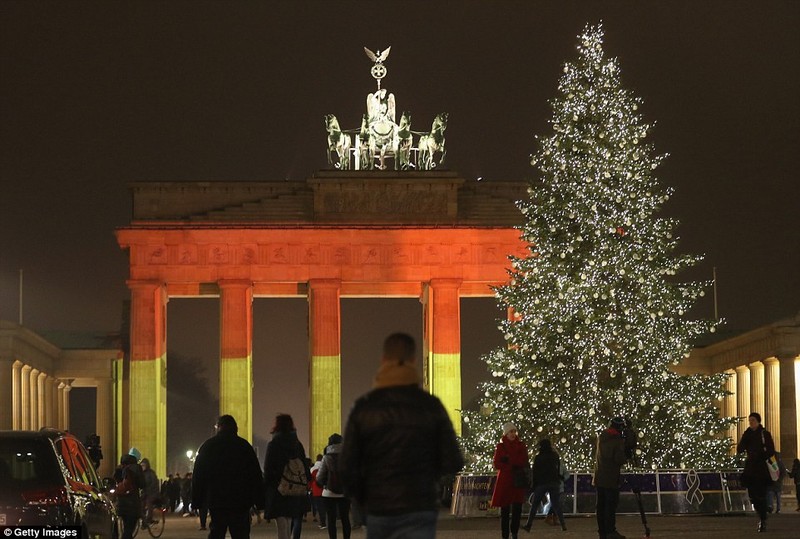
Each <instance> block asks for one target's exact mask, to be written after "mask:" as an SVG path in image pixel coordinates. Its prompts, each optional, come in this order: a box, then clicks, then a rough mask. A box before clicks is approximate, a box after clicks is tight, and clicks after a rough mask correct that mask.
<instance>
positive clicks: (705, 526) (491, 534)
mask: <svg viewBox="0 0 800 539" xmlns="http://www.w3.org/2000/svg"><path fill="white" fill-rule="evenodd" d="M786 501H787V503H785V507H784V512H781V514H778V515H770V518H769V521H768V531H767V533H765V534H759V533H756V523H757V519H756V516H755V515H754V514H753V513H748V514H746V515H742V514H739V515H730V516H648V518H647V520H648V524H649V526H650V531H651V537H653V539H661V538H666V537H701V538H703V539H738V538H740V537H751V536H752V537H771V538H775V539H778V538H780V539H784V538H786V539H789V538H791V539H797V538H798V537H800V512H795V511H794V508H795V504H794V500H786ZM617 524H618V525H617V528H618V529H619V531H620V533H622V534H624V535H625V536H626V537H628V538H629V539H635V538H640V537H643V536H644V528H643V527H642V523H641V520H640V518H639V516H638V515H637V516H632V515H620V516H619V517H618V521H617ZM198 526H199V524H198V520H197V518H195V517H189V518H181V517H179V516H176V515H169V516H168V518H167V522H166V528H165V530H164V535H163V536H162V539H206V537H207V533H208V532H204V531H200V530H199V528H198ZM338 531H339V533H338V536H337V537H338V538H339V539H341V537H342V533H341V527H340V528H339V530H338ZM251 537H253V538H254V539H262V538H263V539H275V538H277V531H276V528H275V524H274V523H272V522H263V521H262V522H261V523H259V524H256V525H255V526H253V528H252V533H251ZM302 537H304V538H306V539H327V537H328V532H327V530H320V529H319V528H318V527H317V524H316V523H315V522H311V521H310V518H309V522H306V523H305V525H304V527H303V534H302ZM437 537H439V538H443V539H477V538H481V539H483V538H494V539H500V521H499V519H497V518H486V517H478V518H462V519H455V518H454V517H452V516H450V515H449V514H448V513H445V512H443V513H442V514H441V516H440V518H439V526H438V533H437ZM539 537H553V538H558V539H571V538H577V537H580V538H594V537H597V527H596V524H595V520H594V518H593V517H585V516H581V517H568V518H567V531H566V532H562V531H561V530H560V529H559V528H558V527H557V526H550V525H548V524H545V523H544V521H543V520H541V519H540V520H536V521H535V522H534V524H533V529H532V530H531V533H529V534H526V533H525V532H524V531H520V539H528V538H530V539H534V538H539ZM365 538H366V530H365V529H364V528H360V529H357V530H353V533H352V539H365ZM137 539H149V536H148V535H145V536H144V537H141V536H137Z"/></svg>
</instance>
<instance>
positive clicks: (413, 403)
mask: <svg viewBox="0 0 800 539" xmlns="http://www.w3.org/2000/svg"><path fill="white" fill-rule="evenodd" d="M418 380H419V378H418V376H417V374H416V370H415V369H414V367H413V365H409V364H398V363H396V362H384V363H383V364H382V365H381V368H380V370H379V371H378V376H377V377H376V379H375V389H373V390H372V391H370V392H369V393H367V394H366V395H363V396H362V397H361V398H359V399H358V400H357V401H356V402H355V404H354V405H353V409H352V411H351V412H350V417H349V418H348V420H347V428H346V430H345V435H344V444H343V446H342V453H341V456H340V460H339V471H340V474H341V479H342V484H343V485H344V489H345V494H346V495H347V496H348V497H352V498H355V499H356V500H357V501H358V502H359V503H360V504H361V505H362V507H364V508H365V509H366V513H367V514H369V515H384V516H390V515H400V514H404V513H410V512H416V511H433V510H437V509H438V505H439V492H438V481H439V479H440V478H441V477H442V476H443V475H447V474H455V473H457V472H458V471H459V470H461V468H462V467H463V465H464V461H463V457H462V456H461V450H460V449H459V446H458V441H457V440H456V435H455V431H454V430H453V425H452V423H451V422H450V417H449V416H448V415H447V412H446V411H445V409H444V406H442V403H441V402H440V401H439V399H438V398H436V397H435V396H433V395H431V394H429V393H427V392H425V391H423V390H422V389H421V388H420V387H419V385H418V384H419V382H418Z"/></svg>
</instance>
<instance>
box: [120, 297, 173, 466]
mask: <svg viewBox="0 0 800 539" xmlns="http://www.w3.org/2000/svg"><path fill="white" fill-rule="evenodd" d="M128 286H129V287H130V289H131V339H130V343H131V344H130V346H131V358H130V378H129V380H130V385H129V387H130V392H129V406H128V410H129V418H128V443H129V444H130V445H131V447H136V448H137V449H138V450H139V451H141V453H142V455H147V456H148V457H149V459H150V465H151V467H152V468H153V470H154V471H155V472H156V475H158V476H159V477H165V476H166V471H167V373H166V370H167V353H166V345H167V343H166V339H167V312H166V311H167V296H166V289H165V287H164V285H163V284H162V283H160V282H156V281H128Z"/></svg>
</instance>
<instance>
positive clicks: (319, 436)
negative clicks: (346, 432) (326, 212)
mask: <svg viewBox="0 0 800 539" xmlns="http://www.w3.org/2000/svg"><path fill="white" fill-rule="evenodd" d="M340 289H341V282H340V281H338V280H335V279H313V280H311V281H309V282H308V312H309V314H308V327H309V329H308V334H309V338H310V340H311V342H310V343H309V347H308V348H309V351H310V354H311V360H310V362H309V371H310V372H309V381H310V386H311V405H310V407H309V408H310V413H311V420H310V421H309V425H310V430H311V449H310V452H309V454H310V455H315V454H319V453H322V450H323V449H324V448H325V445H326V443H327V441H328V436H329V435H330V434H331V433H332V432H342V388H341V383H342V358H341V344H340V340H341V330H342V328H341V308H340V304H339V293H340Z"/></svg>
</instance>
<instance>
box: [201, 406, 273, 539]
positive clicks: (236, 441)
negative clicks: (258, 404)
mask: <svg viewBox="0 0 800 539" xmlns="http://www.w3.org/2000/svg"><path fill="white" fill-rule="evenodd" d="M216 428H217V434H216V436H212V437H211V438H209V439H208V440H206V441H205V442H204V443H203V445H201V446H200V449H199V450H198V451H197V458H196V459H195V462H194V474H193V477H192V481H193V484H192V505H194V506H195V507H207V508H208V511H209V513H210V514H211V525H210V526H209V532H208V539H223V538H224V537H225V533H226V531H228V530H230V533H231V539H248V538H249V537H250V508H251V507H252V506H254V505H255V506H256V507H258V508H262V507H263V505H264V501H263V500H264V498H263V480H262V475H261V466H260V465H259V463H258V457H257V456H256V452H255V451H254V450H253V446H252V445H250V443H249V442H248V441H247V440H245V439H244V438H240V437H239V436H238V434H237V433H238V431H239V428H238V426H237V425H236V420H235V419H234V418H233V417H232V416H230V415H223V416H220V418H219V419H218V420H217V425H216Z"/></svg>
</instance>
